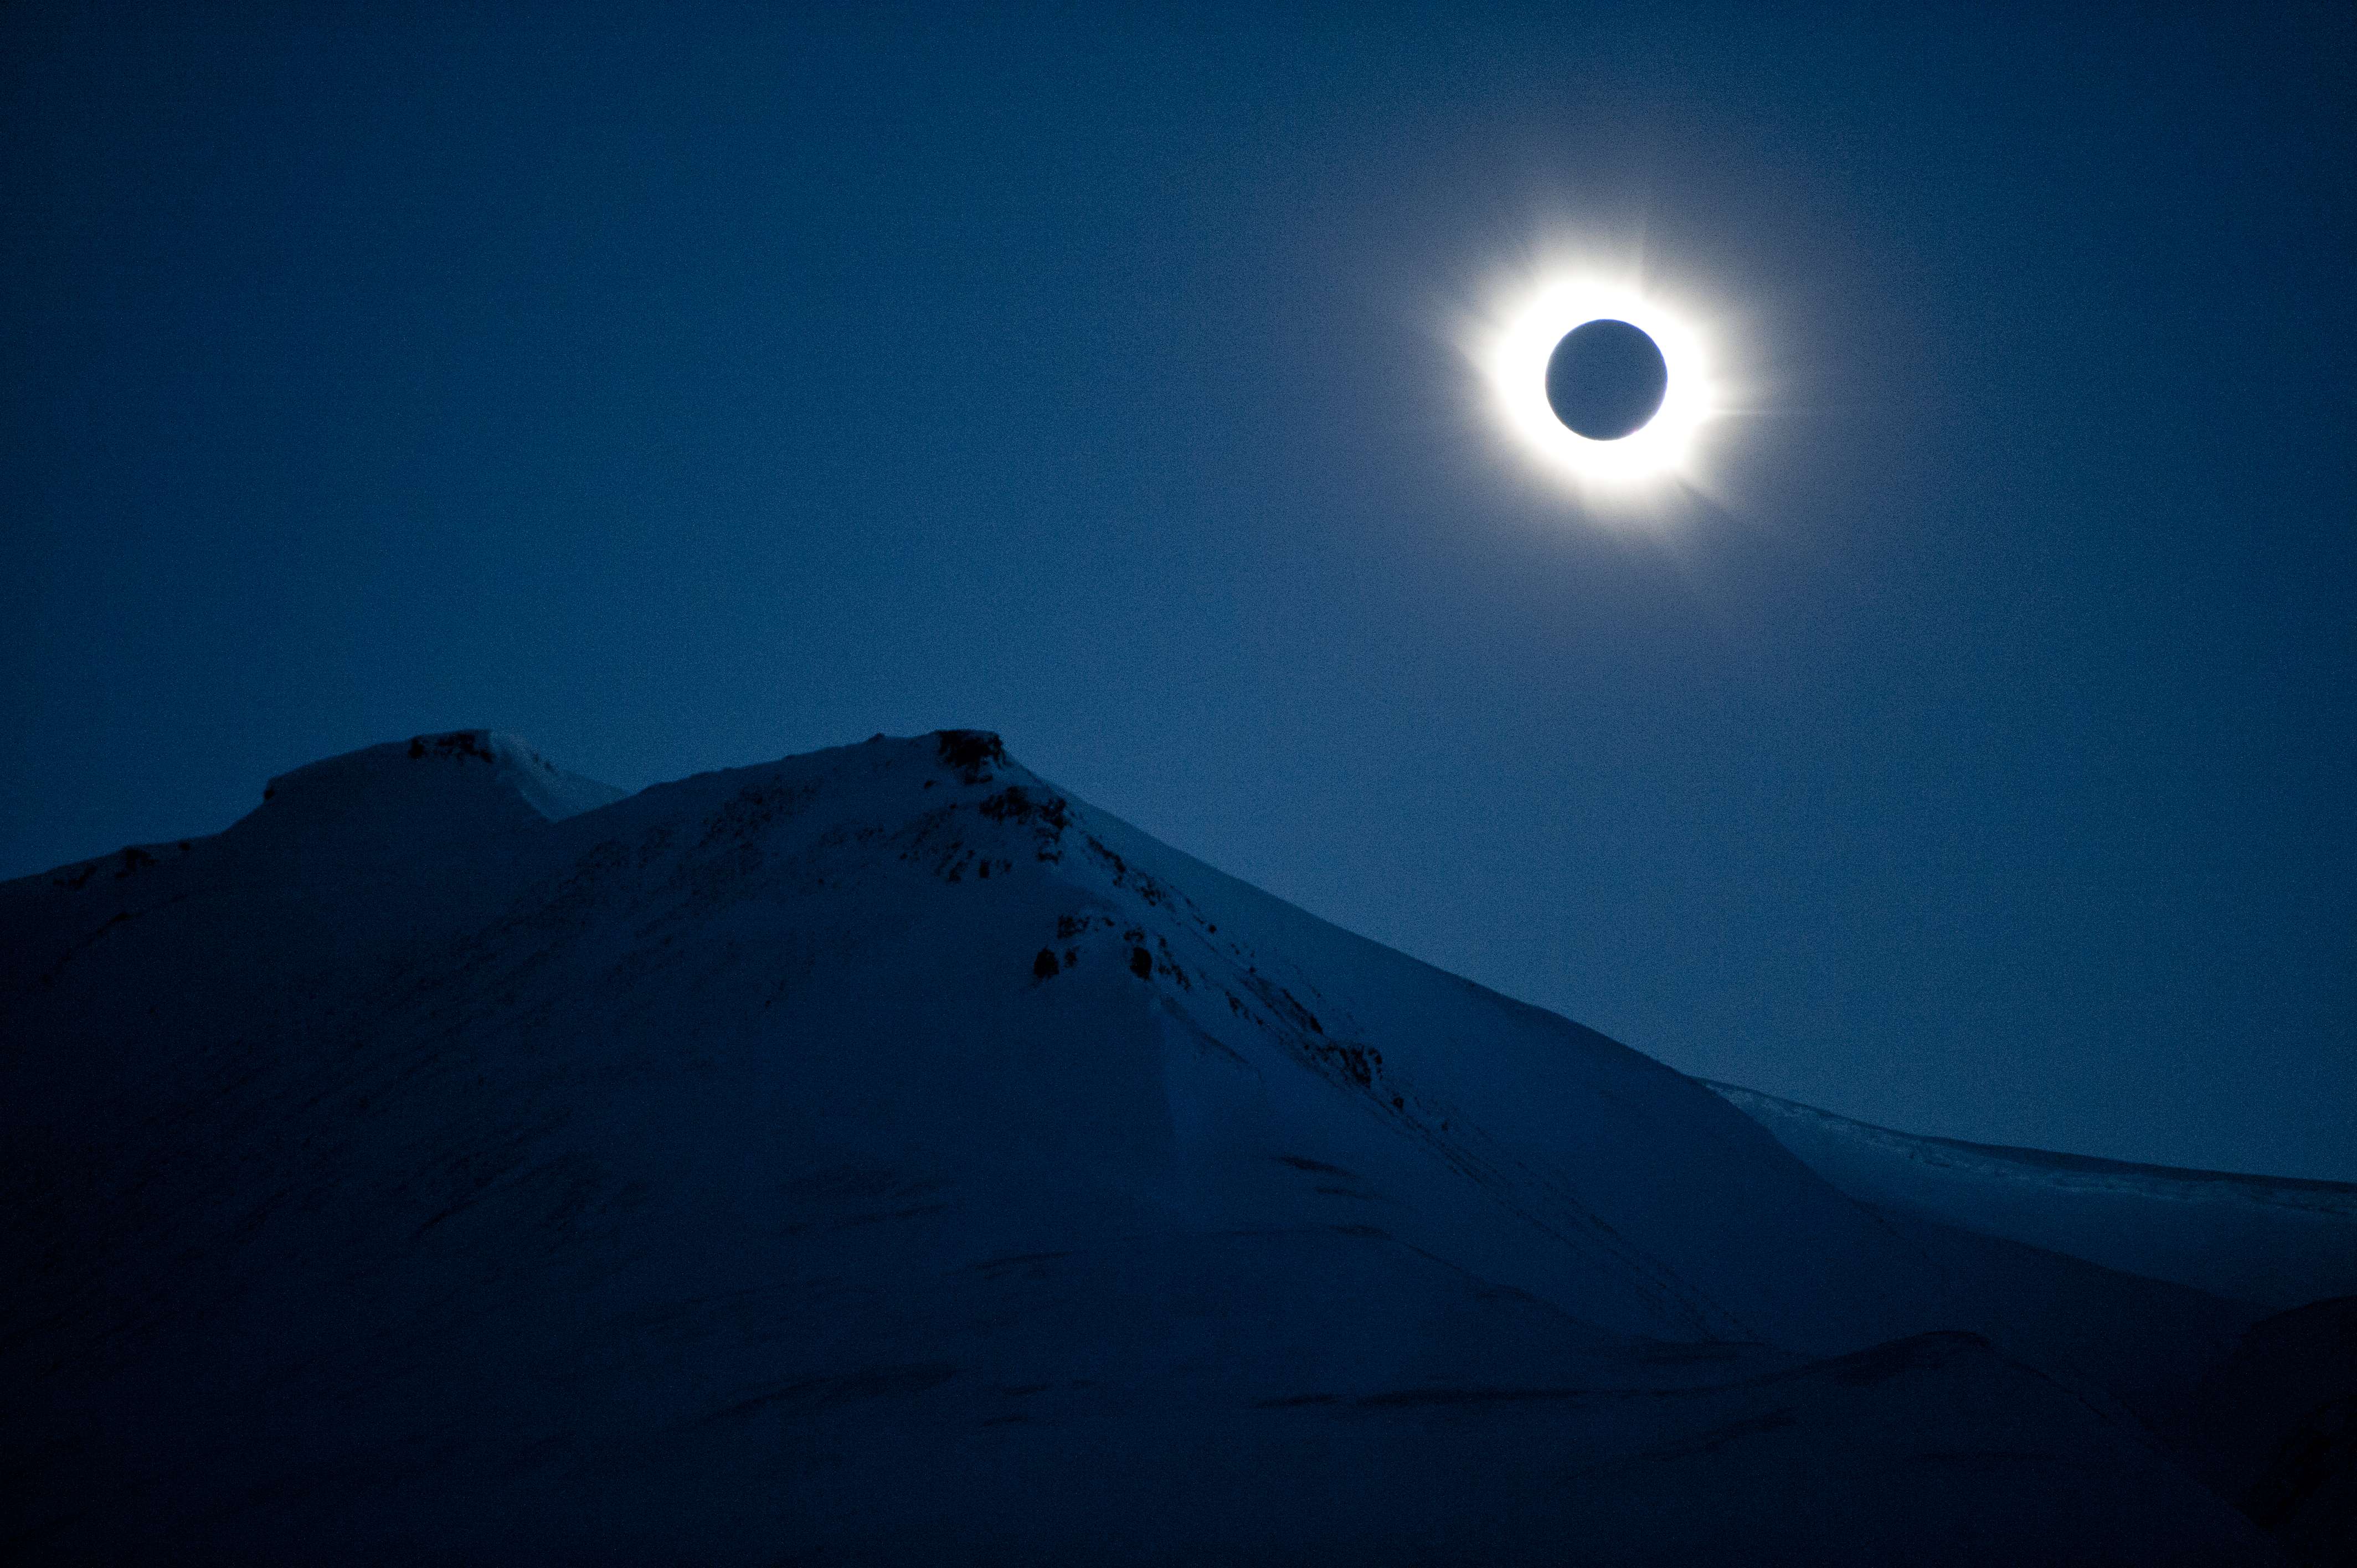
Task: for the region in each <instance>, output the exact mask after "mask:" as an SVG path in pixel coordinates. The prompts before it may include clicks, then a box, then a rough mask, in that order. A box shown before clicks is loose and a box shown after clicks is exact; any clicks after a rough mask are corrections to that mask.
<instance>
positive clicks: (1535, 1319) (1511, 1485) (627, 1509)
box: [0, 732, 2276, 1563]
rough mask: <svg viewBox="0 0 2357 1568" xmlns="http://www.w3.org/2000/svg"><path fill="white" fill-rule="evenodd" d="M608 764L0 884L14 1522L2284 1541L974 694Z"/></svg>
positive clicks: (2088, 1401) (1678, 1135)
mask: <svg viewBox="0 0 2357 1568" xmlns="http://www.w3.org/2000/svg"><path fill="white" fill-rule="evenodd" d="M612 793H613V792H612V791H608V790H604V789H601V787H598V786H596V785H593V784H590V783H588V782H587V781H586V780H578V779H569V778H567V777H566V776H564V775H562V774H561V773H559V772H558V771H557V770H555V769H554V768H551V767H549V766H548V765H547V764H546V763H544V762H543V761H542V760H541V759H539V758H537V757H534V756H533V755H532V754H531V753H530V752H529V751H528V750H527V749H525V748H523V747H522V746H519V745H517V744H516V743H513V742H511V741H508V740H506V739H504V738H503V737H497V736H484V735H482V734H480V733H479V732H468V733H464V734H461V735H457V736H443V737H426V738H425V739H422V740H420V741H418V742H414V743H409V744H407V745H405V746H384V747H377V748H374V749H372V750H371V751H367V752H361V753H356V754H354V755H352V756H350V757H340V758H336V759H333V760H331V761H329V762H326V763H321V764H318V765H316V766H315V767H313V768H307V769H304V770H302V771H301V772H299V773H296V774H293V775H290V776H288V777H287V778H286V779H281V780H277V781H275V783H274V789H273V792H272V793H271V795H270V798H269V799H268V800H266V801H265V803H264V806H263V807H262V808H261V809H260V810H258V811H256V812H254V813H253V815H252V816H250V817H248V818H246V819H245V820H243V821H242V822H239V823H238V824H236V825H235V826H234V827H232V828H231V829H230V830H229V831H228V832H224V833H222V834H221V835H219V836H217V837H214V838H211V839H204V840H198V841H193V842H191V843H188V844H185V845H167V846H149V847H148V848H147V849H145V850H136V851H127V852H124V854H120V855H116V856H110V857H108V858H107V859H106V860H103V861H100V862H93V863H90V864H88V865H81V866H75V867H68V868H65V869H64V870H62V871H60V872H59V873H56V874H53V875H48V876H43V877H38V878H30V879H27V880H25V881H22V882H18V883H15V884H11V885H8V886H6V887H5V888H0V1146H5V1151H6V1153H5V1210H0V1250H4V1251H0V1272H5V1277H6V1278H7V1279H8V1280H9V1281H10V1282H11V1283H10V1285H9V1288H8V1291H7V1294H6V1296H5V1302H0V1381H5V1386H6V1387H8V1388H9V1389H10V1390H12V1391H13V1393H14V1397H12V1398H11V1399H10V1400H9V1401H8V1402H6V1405H5V1412H0V1444H5V1452H6V1454H7V1455H8V1458H9V1462H10V1466H11V1471H12V1474H13V1475H14V1476H15V1477H17V1478H18V1481H19V1483H20V1484H19V1485H18V1486H16V1487H12V1488H10V1492H9V1500H8V1501H7V1502H6V1503H5V1505H0V1507H5V1510H6V1511H5V1514H0V1552H5V1554H6V1555H7V1556H9V1557H10V1558H11V1559H12V1560H14V1559H23V1560H28V1561H34V1562H43V1561H48V1562H62V1561H75V1560H83V1559H89V1558H110V1557H113V1558H120V1557H125V1556H148V1557H155V1558H165V1557H168V1558H170V1559H171V1560H174V1561H182V1562H186V1561H208V1560H210V1561H262V1562H295V1561H307V1562H310V1561H388V1562H390V1561H404V1562H405V1561H419V1560H435V1559H441V1560H448V1561H462V1562H486V1563H489V1562H510V1561H517V1560H529V1561H583V1562H596V1561H610V1562H641V1561H647V1560H650V1559H654V1558H658V1557H660V1558H662V1559H664V1560H671V1561H679V1560H685V1561H695V1562H739V1561H741V1562H759V1563H775V1562H780V1561H813V1562H829V1563H834V1562H842V1563H856V1562H892V1563H920V1562H936V1561H942V1560H952V1561H1005V1562H1017V1561H1023V1562H1040V1561H1048V1562H1056V1561H1071V1562H1088V1561H1105V1560H1121V1561H1141V1562H1170V1563H1192V1562H1203V1561H1211V1560H1220V1561H1243V1562H1269V1563H1326V1562H1332V1563H1342V1562H1349V1563H1410V1562H1437V1561H1448V1562H1479V1563H1522V1562H1528V1563H1555V1562H1579V1563H1637V1562H1693V1561H1735V1562H1811V1563H1823V1562H1856V1563H1867V1562H1874V1563H1882V1562H1890V1561H1899V1560H1905V1561H1911V1562H1918V1563H1986V1562H1996V1561H2007V1562H2016V1563H2038V1562H2081V1561H2088V1560H2112V1561H2124V1562H2126V1561H2133V1562H2139V1563H2163V1562H2182V1563H2233V1562H2269V1561H2274V1560H2276V1559H2275V1557H2274V1555H2273V1549H2272V1548H2271V1547H2270V1546H2269V1545H2268V1544H2267V1543H2266V1541H2265V1540H2264V1538H2262V1537H2261V1536H2259V1535H2258V1534H2257V1533H2256V1532H2255V1530H2253V1529H2252V1528H2251V1527H2250V1526H2249V1525H2248V1523H2247V1522H2246V1521H2245V1520H2244V1519H2243V1517H2242V1516H2241V1515H2239V1514H2237V1513H2236V1512H2234V1511H2233V1509H2229V1508H2227V1507H2226V1506H2224V1505H2223V1504H2222V1503H2221V1502H2219V1501H2218V1500H2217V1499H2216V1498H2213V1497H2212V1495H2211V1494H2210V1493H2209V1492H2207V1491H2205V1490H2204V1489H2203V1488H2202V1487H2200V1486H2198V1485H2196V1484H2195V1483H2193V1482H2192V1481H2190V1479H2189V1478H2188V1477H2187V1474H2186V1472H2185V1471H2184V1470H2183V1469H2182V1468H2181V1467H2179V1465H2178V1464H2177V1463H2176V1462H2174V1461H2173V1460H2172V1459H2170V1458H2169V1457H2168V1456H2167V1455H2164V1454H2163V1452H2162V1451H2161V1449H2160V1447H2159V1445H2158V1444H2157V1443H2156V1441H2155V1440H2154V1438H2153V1435H2152V1434H2151V1432H2150V1431H2149V1430H2147V1425H2146V1424H2145V1423H2141V1422H2140V1421H2139V1420H2138V1419H2137V1418H2136V1416H2135V1415H2134V1414H2132V1413H2130V1411H2129V1408H2128V1404H2127V1403H2124V1402H2123V1400H2122V1398H2121V1397H2119V1396H2120V1395H2121V1394H2122V1391H2123V1387H2124V1385H2123V1384H2122V1382H2121V1380H2119V1379H2118V1378H2116V1377H2115V1376H2114V1375H2113V1374H2112V1373H2111V1372H2109V1371H2106V1370H2105V1369H2103V1368H2101V1367H2097V1366H2094V1365H2093V1363H2092V1362H2090V1361H2088V1360H2086V1359H2074V1356H2073V1354H2072V1352H2071V1351H2070V1350H2069V1348H2068V1347H2067V1346H2063V1347H2061V1348H2055V1344H2056V1341H2055V1337H2054V1336H2053V1335H2051V1334H2044V1333H2041V1331H2040V1330H2037V1329H2035V1328H2025V1327H2024V1326H2022V1324H2021V1323H2020V1321H2019V1318H2020V1316H2021V1314H2020V1312H2019V1311H2018V1307H2019V1306H2020V1305H2021V1302H2022V1300H2023V1299H2024V1290H2023V1289H2022V1288H2013V1289H2011V1294H2009V1295H2008V1294H2007V1290H2006V1289H1995V1290H1993V1289H1992V1288H1991V1283H1990V1282H1989V1281H1988V1280H1986V1279H1984V1278H1979V1277H1976V1276H1979V1275H1982V1274H1985V1273H1987V1271H1988V1265H1987V1263H1986V1260H1985V1259H1982V1258H1978V1257H1975V1258H1972V1259H1964V1260H1960V1259H1959V1257H1958V1256H1956V1255H1953V1254H1943V1252H1942V1250H1941V1247H1940V1246H1939V1245H1937V1244H1932V1243H1927V1241H1926V1240H1925V1235H1923V1234H1910V1233H1909V1232H1908V1231H1906V1230H1904V1229H1903V1228H1901V1227H1898V1226H1894V1225H1893V1224H1891V1223H1889V1222H1888V1221H1886V1220H1885V1219H1882V1218H1881V1217H1880V1216H1878V1214H1876V1213H1875V1212H1874V1211H1873V1210H1871V1209H1870V1208H1866V1207H1864V1206H1861V1205H1859V1204H1858V1203H1857V1202H1855V1201H1853V1200H1852V1199H1851V1198H1849V1197H1845V1196H1844V1195H1843V1194H1842V1193H1841V1192H1839V1191H1837V1190H1836V1189H1835V1187H1831V1186H1829V1185H1827V1184H1826V1183H1825V1182H1824V1181H1823V1180H1821V1179H1820V1178H1818V1177H1817V1176H1814V1175H1813V1174H1812V1173H1811V1172H1810V1171H1809V1170H1808V1168H1807V1167H1806V1166H1805V1165H1803V1164H1802V1163H1801V1162H1800V1161H1798V1160H1796V1159H1794V1158H1792V1156H1791V1155H1789V1154H1787V1153H1786V1152H1785V1151H1784V1150H1783V1149H1782V1148H1781V1147H1780V1146H1779V1144H1777V1143H1776V1142H1775V1140H1774V1139H1772V1138H1770V1136H1769V1135H1768V1134H1767V1133H1763V1132H1762V1131H1761V1130H1760V1128H1759V1127H1758V1126H1756V1125H1755V1124H1754V1123H1753V1122H1751V1121H1749V1119H1747V1118H1746V1117H1744V1116H1743V1115H1741V1114H1739V1113H1738V1112H1736V1111H1735V1110H1733V1109H1732V1108H1730V1107H1729V1106H1727V1104H1726V1103H1724V1102H1723V1101H1721V1100H1719V1099H1718V1098H1717V1096H1715V1095H1713V1094H1711V1093H1710V1092H1709V1091H1707V1090H1705V1089H1703V1088H1702V1087H1700V1086H1698V1085H1696V1084H1695V1083H1693V1082H1691V1081H1689V1080H1687V1079H1684V1078H1681V1077H1680V1076H1678V1075H1677V1074H1675V1073H1673V1072H1671V1071H1669V1070H1668V1069H1663V1068H1662V1067H1660V1066H1659V1065H1658V1064H1656V1063H1653V1062H1652V1061H1650V1060H1649V1059H1647V1058H1643V1057H1641V1056H1639V1055H1637V1054H1636V1053H1634V1052H1631V1051H1629V1050H1627V1049H1625V1048H1623V1047H1620V1046H1617V1045H1615V1044H1613V1043H1612V1042H1610V1041H1609V1040H1606V1039H1604V1038H1603V1037H1601V1036H1597V1035H1595V1034H1593V1033H1592V1032H1589V1031H1587V1030H1584V1029H1581V1028H1579V1027H1577V1026H1574V1025H1571V1024H1568V1023H1566V1022H1565V1021H1563V1020H1562V1019H1560V1018H1557V1017H1555V1016H1553V1015H1547V1014H1544V1013H1541V1012H1538V1011H1536V1010H1534V1009H1531V1008H1527V1007H1523V1006H1520V1005H1518V1004H1514V1003H1512V1002H1509V1001H1507V1000H1506V999H1504V998H1502V997H1500V996H1497V995H1495V994H1493V993H1488V992H1485V991H1482V990H1481V989H1480V988H1479V987H1477V986H1473V985H1471V984H1469V983H1466V982H1463V981H1460V980H1458V979H1455V978H1454V977H1451V976H1448V975H1446V974H1443V973H1440V972H1437V971H1434V970H1432V969H1430V968H1428V967H1426V966H1425V965H1422V964H1419V963H1416V962H1415V961H1411V960H1408V959H1406V958H1404V957H1402V956H1401V955H1399V954H1396V953H1394V952H1391V951H1389V950H1384V949H1382V948H1379V947H1376V946H1374V945H1373V944H1371V943H1368V942H1365V941H1362V940H1359V939H1356V938H1353V937H1351V936H1349V935H1348V934H1347V933H1344V932H1341V931H1339V930H1337V929H1334V928H1332V927H1329V926H1326V925H1324V924H1322V923H1321V922H1318V921H1317V920H1314V919H1312V918H1309V917H1308V916H1306V915H1304V914H1302V913H1301V912H1300V911H1298V910H1295V909H1292V908H1289V907H1287V906H1285V905H1283V904H1281V903H1279V902H1277V901H1275V900H1274V899H1271V898H1269V897H1266V896H1265V895H1263V894H1260V893H1257V892H1255V891H1254V890H1253V889H1251V888H1249V887H1246V886H1243V885H1242V884H1239V883H1236V882H1234V881H1232V880H1231V879H1229V878H1226V877H1224V876H1222V875H1219V874H1218V873H1216V872H1212V871H1211V870H1210V869H1209V868H1207V867H1204V866H1202V865H1200V864H1198V863H1196V862H1193V861H1191V860H1189V859H1188V858H1187V857H1185V856H1183V855H1180V854H1176V853H1175V852H1172V851H1170V850H1168V848H1166V847H1164V846H1162V845H1159V844H1157V843H1154V842H1153V841H1151V840H1148V839H1146V838H1145V837H1143V836H1142V835H1140V834H1137V833H1136V832H1134V831H1133V830H1130V829H1128V828H1126V827H1125V826H1124V825H1123V824H1121V823H1119V822H1116V821H1114V820H1113V819H1111V818H1108V817H1105V816H1103V814H1102V813H1099V812H1096V811H1093V810H1092V809H1091V808H1088V807H1086V806H1084V805H1083V804H1082V803H1081V802H1079V801H1076V800H1071V799H1070V798H1069V797H1067V796H1065V795H1063V794H1062V793H1061V792H1060V791H1058V790H1056V789H1053V787H1051V786H1049V785H1048V784H1046V783H1044V782H1043V781H1041V780H1039V779H1036V778H1034V777H1033V776H1031V775H1029V774H1028V773H1027V772H1025V771H1024V770H1022V769H1021V768H1017V767H1016V766H1014V765H1013V764H1011V763H1009V762H1008V761H1007V760H1006V758H1005V757H1004V756H1003V754H1002V753H1001V752H1000V750H999V748H998V746H997V743H996V740H995V739H994V738H992V737H989V736H982V735H978V734H974V733H970V732H952V733H948V734H943V735H941V736H928V737H924V738H922V739H920V740H916V741H887V740H884V739H882V738H880V737H879V738H878V739H877V740H876V741H873V742H870V743H869V744H867V745H866V746H853V747H846V748H844V749H841V750H838V751H833V752H825V753H821V754H817V755H815V756H812V757H799V758H792V759H789V760H787V761H785V762H781V763H778V764H775V765H771V766H768V767H761V768H746V769H740V770H737V771H734V772H729V773H721V774H713V775H705V776H703V777H700V778H696V779H687V780H684V781H683V782H681V783H678V784H673V785H667V786H662V787H659V788H657V789H650V790H647V791H645V792H643V793H641V794H640V795H637V796H634V797H631V798H630V799H627V800H612V799H611V796H612ZM2023 1251H2025V1252H2027V1251H2029V1250H2028V1249H2024V1250H2023ZM2035 1275H2037V1269H2036V1268H2029V1269H2028V1270H2027V1272H2024V1273H2019V1274H2018V1277H2017V1284H2018V1281H2019V1280H2029V1279H2032V1277H2033V1276H2035ZM2041 1277H2042V1276H2041ZM2000 1283H2001V1282H2000ZM2105 1288H2107V1289H2108V1288H2111V1287H2109V1286H2107V1287H2105ZM2141 1288H2142V1287H2141V1286H2140V1285H2139V1284H2138V1283H2136V1282H2126V1283H2125V1284H2122V1285H2120V1286H2119V1292H2120V1293H2123V1294H2115V1296H2114V1297H2112V1298H2109V1299H2112V1300H2113V1301H2114V1302H2115V1307H2116V1309H2117V1310H2118V1311H2121V1312H2123V1313H2126V1314H2129V1315H2130V1316H2140V1317H2141V1321H2142V1326H2141V1327H2140V1328H2138V1329H2137V1332H2140V1333H2143V1334H2145V1335H2147V1337H2149V1338H2151V1339H2152V1340H2153V1341H2154V1342H2155V1343H2156V1344H2164V1343H2165V1344H2167V1345H2170V1346H2176V1347H2178V1348H2179V1349H2182V1348H2184V1347H2187V1346H2195V1347H2198V1346H2201V1345H2208V1344H2211V1343H2212V1342H2213V1341H2215V1340H2217V1339H2218V1337H2219V1336H2220V1335H2221V1334H2222V1333H2224V1332H2228V1331H2230V1330H2228V1329H2222V1328H2221V1327H2220V1326H2219V1325H2218V1324H2217V1323H2215V1322H2212V1321H2209V1320H2208V1319H2206V1318H2204V1317H2203V1314H2204V1313H2205V1312H2206V1311H2208V1310H2209V1309H2210V1305H2213V1304H2209V1298H2207V1297H2195V1296H2194V1295H2193V1294H2192V1293H2180V1295H2179V1296H2173V1297H2169V1298H2167V1299H2163V1298H2162V1297H2159V1296H2150V1295H2146V1294H2137V1292H2138V1291H2139V1290H2140V1289H2141ZM2027 1289H2028V1291H2029V1294H2032V1295H2035V1294H2037V1293H2038V1292H2040V1291H2042V1290H2043V1289H2044V1287H2043V1286H2042V1285H2038V1284H2036V1283H2034V1281H2033V1283H2031V1284H2030V1285H2029V1287H2027ZM2233 1326H2239V1324H2236V1325H2233ZM2066 1338H2067V1336H2066ZM2185 1353H2186V1354H2188V1355H2193V1354H2194V1352H2192V1351H2186V1352H2185ZM2196 1359H2198V1357H2197V1358H2196ZM2130 1402H2131V1403H2132V1401H2130Z"/></svg>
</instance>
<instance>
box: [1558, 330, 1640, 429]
mask: <svg viewBox="0 0 2357 1568" xmlns="http://www.w3.org/2000/svg"><path fill="white" fill-rule="evenodd" d="M1669 390H1670V366H1669V361H1668V360H1665V359H1663V357H1662V350H1661V348H1660V346H1659V345H1657V344H1656V343H1655V342H1654V341H1653V340H1652V338H1649V337H1647V336H1646V335H1645V332H1644V331H1643V329H1642V328H1637V327H1632V326H1631V325H1630V324H1629V323H1628V322H1626V321H1615V320H1609V319H1599V320H1595V321H1584V322H1582V323H1580V324H1579V325H1578V326H1577V327H1575V328H1572V329H1571V330H1570V331H1568V332H1566V333H1565V334H1564V335H1563V340H1562V341H1561V342H1559V343H1557V344H1556V345H1555V352H1554V353H1552V354H1550V355H1548V356H1547V367H1546V400H1547V406H1548V407H1549V408H1552V409H1553V410H1555V417H1556V418H1557V419H1559V420H1561V421H1563V423H1564V427H1565V428H1566V429H1567V430H1569V431H1571V432H1572V433H1573V434H1574V435H1584V436H1586V437H1587V439H1588V440H1590V441H1619V440H1621V439H1623V438H1624V437H1626V436H1630V435H1635V434H1636V433H1637V432H1638V431H1640V430H1642V429H1643V428H1644V427H1645V426H1646V425H1647V424H1650V423H1651V422H1652V417H1653V415H1654V414H1656V413H1660V412H1661V408H1662V399H1663V396H1664V395H1666V394H1667V393H1668V392H1669Z"/></svg>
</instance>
